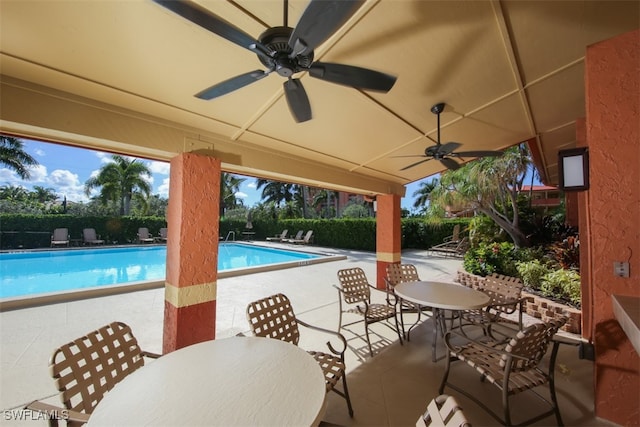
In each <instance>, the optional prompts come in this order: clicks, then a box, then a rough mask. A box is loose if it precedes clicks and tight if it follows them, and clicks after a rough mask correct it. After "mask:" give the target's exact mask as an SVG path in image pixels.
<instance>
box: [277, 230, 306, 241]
mask: <svg viewBox="0 0 640 427" xmlns="http://www.w3.org/2000/svg"><path fill="white" fill-rule="evenodd" d="M303 233H304V230H298V232H297V233H296V236H295V237H294V238H292V239H282V241H283V242H287V243H293V240H300V239H302V234H303Z"/></svg>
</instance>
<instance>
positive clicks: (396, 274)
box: [384, 263, 430, 341]
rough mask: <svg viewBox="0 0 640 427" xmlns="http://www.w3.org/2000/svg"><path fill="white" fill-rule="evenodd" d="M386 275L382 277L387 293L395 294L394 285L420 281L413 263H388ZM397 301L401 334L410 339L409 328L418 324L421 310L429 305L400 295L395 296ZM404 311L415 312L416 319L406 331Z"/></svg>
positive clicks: (425, 309)
mask: <svg viewBox="0 0 640 427" xmlns="http://www.w3.org/2000/svg"><path fill="white" fill-rule="evenodd" d="M386 271H387V275H386V276H385V278H384V281H385V285H386V287H387V292H388V293H393V294H394V295H395V287H396V286H397V285H398V284H400V283H404V282H417V281H420V276H419V275H418V270H417V269H416V266H415V265H413V264H399V263H398V264H389V265H387V268H386ZM396 298H398V300H399V302H398V310H399V311H400V326H401V327H402V335H403V336H404V337H406V339H407V341H410V339H411V330H412V329H413V328H414V327H415V326H417V325H418V323H419V322H420V317H421V315H422V312H423V311H428V310H430V308H429V307H423V306H420V305H418V304H415V303H413V302H411V301H406V300H403V299H402V298H400V297H397V296H396ZM405 313H417V314H418V319H417V320H416V322H415V323H414V324H413V325H412V326H411V327H410V328H409V330H408V331H406V332H405V327H404V314H405Z"/></svg>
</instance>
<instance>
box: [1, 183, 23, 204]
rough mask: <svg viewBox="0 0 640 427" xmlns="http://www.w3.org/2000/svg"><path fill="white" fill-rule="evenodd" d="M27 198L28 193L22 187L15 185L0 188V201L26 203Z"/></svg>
mask: <svg viewBox="0 0 640 427" xmlns="http://www.w3.org/2000/svg"><path fill="white" fill-rule="evenodd" d="M28 198H29V192H28V191H27V189H26V188H24V187H18V186H15V185H3V186H2V187H0V200H10V201H13V202H17V201H26V200H27V199H28Z"/></svg>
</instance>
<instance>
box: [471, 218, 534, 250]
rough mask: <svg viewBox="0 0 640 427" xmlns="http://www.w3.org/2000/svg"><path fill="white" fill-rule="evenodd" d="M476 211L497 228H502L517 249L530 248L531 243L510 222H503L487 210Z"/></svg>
mask: <svg viewBox="0 0 640 427" xmlns="http://www.w3.org/2000/svg"><path fill="white" fill-rule="evenodd" d="M478 210H479V211H480V212H482V213H484V214H486V215H487V216H488V217H489V218H491V219H492V220H493V221H494V222H495V223H496V224H498V226H499V227H500V228H502V229H503V230H504V231H505V232H506V233H507V234H508V235H509V237H511V240H513V244H514V245H515V246H516V247H517V248H528V247H529V246H531V241H530V240H529V238H528V237H527V236H525V234H524V233H523V232H522V231H520V229H519V228H517V227H515V226H514V225H513V224H511V223H510V222H508V221H505V220H504V219H503V218H501V217H500V216H498V215H496V214H495V213H494V212H492V211H491V210H489V209H484V208H478Z"/></svg>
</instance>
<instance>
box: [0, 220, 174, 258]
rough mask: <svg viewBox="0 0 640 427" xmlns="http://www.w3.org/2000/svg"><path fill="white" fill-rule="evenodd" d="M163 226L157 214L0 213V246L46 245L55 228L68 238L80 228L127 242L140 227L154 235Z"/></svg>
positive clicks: (75, 236) (79, 235)
mask: <svg viewBox="0 0 640 427" xmlns="http://www.w3.org/2000/svg"><path fill="white" fill-rule="evenodd" d="M166 226H167V222H166V220H165V219H164V218H161V217H134V216H123V217H102V216H83V217H78V216H73V215H27V214H0V231H1V233H0V249H18V248H25V249H29V248H42V247H48V246H50V243H51V233H53V230H54V229H56V228H68V229H69V235H70V237H71V238H72V239H82V230H83V229H84V228H95V230H96V234H98V235H99V236H100V238H101V239H103V240H105V241H107V242H108V243H113V242H117V243H131V242H135V240H136V238H137V233H138V228H140V227H147V228H148V229H149V232H150V233H151V234H152V235H154V236H157V235H158V232H159V230H160V228H162V227H166Z"/></svg>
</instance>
